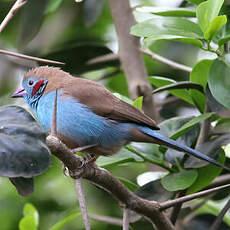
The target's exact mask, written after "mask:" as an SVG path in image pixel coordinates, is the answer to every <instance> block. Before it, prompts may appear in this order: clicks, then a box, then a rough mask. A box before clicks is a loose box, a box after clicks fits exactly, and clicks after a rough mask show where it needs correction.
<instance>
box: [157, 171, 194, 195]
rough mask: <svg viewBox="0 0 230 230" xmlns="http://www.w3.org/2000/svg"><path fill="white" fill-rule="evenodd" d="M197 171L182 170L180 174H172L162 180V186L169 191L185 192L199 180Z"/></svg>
mask: <svg viewBox="0 0 230 230" xmlns="http://www.w3.org/2000/svg"><path fill="white" fill-rule="evenodd" d="M197 175H198V174H197V170H195V169H193V170H182V171H180V172H179V173H171V174H169V175H167V176H165V177H163V178H162V179H161V184H162V185H163V187H164V188H165V189H166V190H168V191H171V192H173V191H178V190H184V189H186V188H188V187H190V186H191V185H192V184H193V183H194V182H195V180H196V178H197Z"/></svg>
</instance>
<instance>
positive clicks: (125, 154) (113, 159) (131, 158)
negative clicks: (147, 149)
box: [97, 148, 144, 167]
mask: <svg viewBox="0 0 230 230" xmlns="http://www.w3.org/2000/svg"><path fill="white" fill-rule="evenodd" d="M143 161H144V160H143V159H142V158H141V157H139V156H137V155H135V154H133V153H132V152H130V151H128V150H127V149H125V148H123V149H121V150H120V152H119V153H117V154H115V155H113V156H110V157H104V156H100V157H99V158H98V159H97V165H98V166H100V167H111V166H114V165H119V164H124V163H129V162H143Z"/></svg>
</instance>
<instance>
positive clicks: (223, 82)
mask: <svg viewBox="0 0 230 230" xmlns="http://www.w3.org/2000/svg"><path fill="white" fill-rule="evenodd" d="M229 76H230V68H229V66H228V65H227V64H226V63H225V62H223V61H221V60H219V59H216V60H214V62H213V64H212V65H211V68H210V72H209V78H208V85H209V88H210V91H211V93H212V95H213V96H214V98H215V99H216V100H217V101H218V102H219V103H221V104H222V105H224V106H225V107H227V108H230V93H229V92H230V78H229Z"/></svg>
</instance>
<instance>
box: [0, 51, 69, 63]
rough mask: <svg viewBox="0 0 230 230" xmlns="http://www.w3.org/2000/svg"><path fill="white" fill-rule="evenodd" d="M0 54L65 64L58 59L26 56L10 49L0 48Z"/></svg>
mask: <svg viewBox="0 0 230 230" xmlns="http://www.w3.org/2000/svg"><path fill="white" fill-rule="evenodd" d="M0 54H5V55H10V56H14V57H19V58H24V59H27V60H32V61H37V62H43V63H48V64H56V65H65V63H64V62H59V61H53V60H49V59H44V58H38V57H33V56H28V55H24V54H19V53H15V52H12V51H8V50H2V49H0Z"/></svg>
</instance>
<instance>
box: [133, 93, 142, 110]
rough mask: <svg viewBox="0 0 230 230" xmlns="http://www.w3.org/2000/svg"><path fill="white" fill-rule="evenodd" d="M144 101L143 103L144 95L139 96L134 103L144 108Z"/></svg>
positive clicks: (139, 107)
mask: <svg viewBox="0 0 230 230" xmlns="http://www.w3.org/2000/svg"><path fill="white" fill-rule="evenodd" d="M142 103H143V96H141V97H138V98H137V99H136V100H135V101H134V102H133V105H134V106H135V107H137V108H138V109H140V110H141V109H142Z"/></svg>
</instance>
